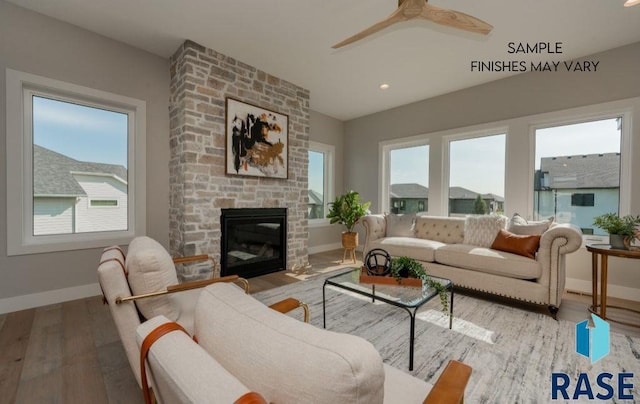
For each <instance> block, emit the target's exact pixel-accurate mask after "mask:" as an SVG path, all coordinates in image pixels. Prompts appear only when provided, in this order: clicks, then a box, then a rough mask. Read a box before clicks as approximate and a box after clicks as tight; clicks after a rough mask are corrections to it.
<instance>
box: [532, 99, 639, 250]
mask: <svg viewBox="0 0 640 404" xmlns="http://www.w3.org/2000/svg"><path fill="white" fill-rule="evenodd" d="M638 100H640V99H634V100H633V101H636V103H637V101H638ZM629 104H630V103H628V102H625V101H622V102H616V101H614V102H611V103H606V104H598V105H590V106H587V107H583V108H576V109H573V110H569V111H558V112H552V113H549V114H545V115H544V116H541V117H537V119H535V120H533V121H532V123H531V125H529V145H530V161H529V184H530V186H529V187H528V188H529V198H528V199H529V202H528V203H529V209H528V212H529V214H530V216H531V217H533V196H534V191H533V181H534V172H535V158H536V131H537V130H538V129H546V128H552V127H556V126H564V125H573V124H580V123H586V122H593V121H599V120H605V119H613V118H618V117H622V128H621V130H620V132H621V133H620V134H621V139H620V196H619V206H618V214H619V215H620V216H624V215H628V214H630V213H631V156H630V155H631V154H632V147H631V137H632V135H631V131H632V129H631V128H632V117H633V109H634V107H633V106H631V105H629ZM582 239H583V243H587V244H590V243H604V244H607V243H609V237H608V236H597V235H592V234H585V235H583V236H582Z"/></svg>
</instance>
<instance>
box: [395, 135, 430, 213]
mask: <svg viewBox="0 0 640 404" xmlns="http://www.w3.org/2000/svg"><path fill="white" fill-rule="evenodd" d="M403 146H404V145H398V146H395V147H390V148H389V150H388V164H389V168H388V170H387V172H388V175H389V182H388V184H389V186H388V188H387V190H386V193H387V195H388V196H387V198H388V199H387V203H386V206H388V207H389V208H390V211H391V212H392V213H412V212H423V211H426V210H427V209H428V206H429V205H428V203H429V146H428V145H425V144H418V145H413V146H405V147H403Z"/></svg>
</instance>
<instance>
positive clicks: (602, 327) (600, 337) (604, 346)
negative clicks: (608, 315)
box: [576, 314, 609, 363]
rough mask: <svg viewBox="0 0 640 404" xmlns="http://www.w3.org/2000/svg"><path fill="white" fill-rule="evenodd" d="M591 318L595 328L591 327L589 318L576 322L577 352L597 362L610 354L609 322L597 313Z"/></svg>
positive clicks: (592, 361)
mask: <svg viewBox="0 0 640 404" xmlns="http://www.w3.org/2000/svg"><path fill="white" fill-rule="evenodd" d="M591 318H592V319H593V324H594V325H595V327H594V328H589V326H588V325H589V320H584V321H583V322H581V323H578V324H576V352H577V353H578V354H580V355H582V356H586V357H587V358H589V359H591V363H596V362H597V361H599V360H600V359H602V358H604V357H605V356H607V355H609V323H607V322H606V321H604V320H602V319H601V318H600V317H598V316H596V315H595V314H592V315H591Z"/></svg>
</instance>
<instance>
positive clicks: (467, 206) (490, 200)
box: [449, 187, 504, 216]
mask: <svg viewBox="0 0 640 404" xmlns="http://www.w3.org/2000/svg"><path fill="white" fill-rule="evenodd" d="M478 195H480V196H481V197H482V199H483V200H484V202H485V203H486V204H487V212H486V213H502V212H504V198H503V197H501V196H499V195H496V194H491V193H489V194H478V193H477V192H473V191H471V190H468V189H466V188H462V187H450V188H449V214H450V215H451V216H455V215H460V214H464V215H467V214H473V206H474V203H475V201H476V198H477V197H478Z"/></svg>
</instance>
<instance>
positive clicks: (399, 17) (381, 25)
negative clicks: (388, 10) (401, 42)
mask: <svg viewBox="0 0 640 404" xmlns="http://www.w3.org/2000/svg"><path fill="white" fill-rule="evenodd" d="M402 11H403V7H400V8H398V9H397V10H396V11H394V12H393V13H392V14H391V15H390V16H389V17H387V18H385V19H384V20H382V21H380V22H378V23H376V24H374V25H372V26H370V27H369V28H367V29H365V30H364V31H361V32H358V33H357V34H355V35H353V36H351V37H349V38H347V39H345V40H344V41H342V42H338V43H337V44H335V45H333V46H332V48H333V49H338V48H342V47H343V46H345V45H349V44H351V43H354V42H356V41H359V40H361V39H363V38H365V37H368V36H369V35H371V34H374V33H376V32H378V31H380V30H383V29H385V28H387V27H388V26H390V25H393V24H395V23H397V22H400V21H405V20H406V19H407V18H406V17H405V16H404V15H403V14H402Z"/></svg>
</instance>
